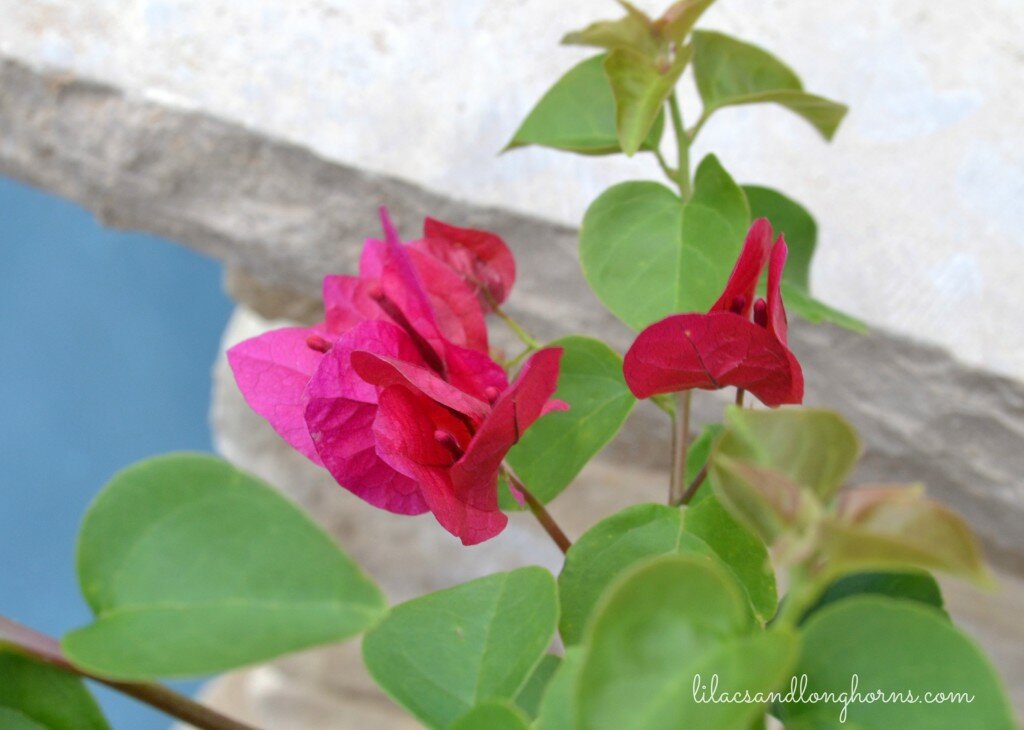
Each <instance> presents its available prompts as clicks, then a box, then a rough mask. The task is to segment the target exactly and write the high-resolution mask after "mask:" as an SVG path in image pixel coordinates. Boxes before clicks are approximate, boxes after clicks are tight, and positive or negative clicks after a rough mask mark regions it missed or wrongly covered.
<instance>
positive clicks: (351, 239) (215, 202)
mask: <svg viewBox="0 0 1024 730" xmlns="http://www.w3.org/2000/svg"><path fill="white" fill-rule="evenodd" d="M0 172H2V173H4V174H7V175H10V176H12V177H15V178H18V179H20V180H23V181H25V182H28V183H30V184H33V185H36V186H39V187H42V188H45V189H47V190H50V191H52V192H55V193H57V194H59V195H62V196H64V197H67V198H69V199H71V200H74V201H76V202H79V203H81V204H82V205H84V206H86V207H88V208H89V209H91V210H93V211H94V212H95V213H96V214H97V215H98V216H99V218H100V220H101V221H102V222H104V223H105V224H107V225H109V226H112V227H116V228H124V229H135V230H142V231H147V232H150V233H155V234H158V235H161V236H165V237H167V238H170V239H173V240H176V241H179V242H181V243H183V244H184V245H187V246H189V247H191V248H194V249H196V250H198V251H201V252H203V253H205V254H207V255H210V256H214V257H216V258H219V259H221V260H223V261H224V262H225V263H226V264H227V265H228V267H229V270H234V271H236V272H237V274H236V275H235V276H234V277H233V281H232V282H231V289H232V291H233V293H235V295H236V296H238V297H240V298H241V299H243V300H244V301H245V302H246V303H247V304H249V305H250V306H251V307H253V308H254V309H256V310H259V311H262V312H263V313H266V314H276V315H278V316H280V315H282V314H286V315H288V316H293V317H304V316H309V314H310V313H311V312H312V311H313V310H314V308H315V304H314V302H315V295H314V292H316V291H317V290H318V288H319V280H320V278H321V276H322V274H323V273H324V272H325V271H344V270H347V269H349V268H351V266H352V264H353V262H354V258H355V256H356V253H357V251H358V245H357V244H358V242H359V241H360V240H361V239H362V238H363V236H364V235H365V233H366V232H367V231H374V230H376V227H377V222H376V213H375V207H376V205H377V204H379V203H384V202H386V203H387V204H388V205H389V206H390V208H391V211H392V214H393V215H394V217H395V218H396V220H397V221H398V222H399V224H402V223H406V224H412V223H414V222H418V220H419V219H420V218H421V217H422V215H424V214H425V213H427V212H430V213H431V214H432V215H436V216H438V217H440V218H447V219H450V220H455V221H459V222H461V223H463V224H466V225H478V226H482V227H488V228H491V229H493V230H499V231H502V232H503V233H505V232H508V233H509V238H510V240H512V241H513V242H514V244H518V250H520V251H523V250H527V251H530V252H531V255H530V256H524V257H520V262H521V264H522V265H523V272H522V276H521V279H520V282H521V283H520V284H519V287H518V292H517V296H516V298H515V300H514V306H513V309H518V310H519V313H520V314H521V315H522V316H523V317H524V318H525V319H526V321H527V322H528V323H529V324H530V325H531V326H533V327H534V328H535V329H536V330H537V331H538V332H539V334H541V335H543V336H548V335H553V334H556V333H561V332H564V331H565V330H566V329H567V325H568V327H569V328H571V329H574V330H577V331H583V332H601V334H602V336H603V337H605V338H606V339H609V340H611V341H612V343H613V344H615V345H617V346H619V347H622V346H624V345H625V344H627V343H628V340H629V333H628V332H627V331H626V330H625V328H623V327H622V326H621V325H620V324H619V323H618V322H616V321H614V320H613V319H612V318H611V317H609V316H608V315H607V314H606V313H604V312H603V310H602V309H601V308H600V307H599V306H597V304H596V301H595V300H594V298H593V295H592V294H591V293H590V292H589V290H588V289H587V287H586V286H585V284H584V283H583V281H582V278H581V277H580V274H579V271H578V267H577V264H576V259H575V238H576V234H575V231H573V230H571V229H568V228H566V227H564V226H558V225H554V224H551V223H548V222H545V221H542V220H539V219H536V218H530V217H527V216H522V215H518V214H514V213H511V212H508V211H503V210H499V209H494V208H483V207H479V206H473V205H469V204H466V203H462V202H459V201H456V200H453V199H451V198H447V197H444V196H440V195H437V194H434V193H431V192H429V191H425V190H422V189H420V188H418V187H416V186H415V185H413V184H410V183H408V182H405V181H402V180H398V179H396V178H390V177H386V176H381V175H377V174H373V173H368V172H365V171H361V170H358V169H355V168H352V167H349V166H346V165H342V164H339V163H335V162H332V161H329V160H325V159H323V158H321V157H319V156H317V155H316V154H314V153H313V152H311V151H310V150H308V149H305V148H303V147H301V146H298V145H295V144H291V143H286V142H282V141H279V140H274V139H270V138H268V137H266V136H265V135H262V134H260V133H259V132H258V131H256V130H251V129H247V128H245V127H243V126H241V125H239V124H235V123H230V122H226V121H223V120H220V119H216V118H213V117H211V116H209V115H206V114H203V113H201V112H197V111H194V110H190V109H185V108H180V107H174V106H171V105H167V104H165V103H162V102H160V101H156V100H152V99H144V98H140V97H136V96H132V95H129V94H126V93H124V92H122V91H121V90H119V89H117V88H114V87H111V86H108V85H105V84H102V83H97V82H94V81H89V80H83V79H79V78H75V77H72V76H69V75H68V74H66V73H64V72H60V71H46V70H41V69H36V68H33V67H31V66H29V65H26V64H24V63H22V62H21V61H19V60H17V59H12V58H4V57H0ZM410 229H411V226H408V227H407V230H410ZM345 242H347V244H346V243H345ZM246 283H247V284H246ZM268 292H271V293H273V295H274V297H276V300H275V299H273V298H272V297H270V296H269V295H268ZM295 294H298V295H299V296H298V298H296V297H295V296H294V295H295ZM311 295H313V296H311ZM268 309H273V310H276V311H274V312H269V311H267V310H268ZM793 337H794V340H795V345H794V347H795V349H796V350H797V352H798V353H800V354H801V356H802V359H803V361H804V363H805V369H806V370H807V371H808V373H809V375H811V376H813V377H812V378H809V380H810V381H811V383H812V385H811V387H810V388H809V390H808V401H809V402H810V403H821V404H827V405H829V406H832V407H836V408H838V409H839V410H841V411H843V412H845V413H847V414H848V415H849V416H850V418H851V420H852V421H853V422H854V423H855V425H857V426H858V427H859V428H860V429H861V430H862V432H866V435H865V441H866V445H867V447H868V448H867V453H866V457H865V462H864V464H863V465H862V467H861V469H860V476H862V477H863V478H865V479H871V480H876V479H885V480H893V479H894V478H895V479H900V480H908V481H913V480H918V479H921V478H922V477H923V478H924V479H925V481H927V482H928V483H929V484H930V486H931V488H932V491H933V492H934V493H935V494H936V495H937V496H939V497H940V498H941V499H944V500H946V501H949V502H950V503H951V504H953V505H954V506H955V507H957V508H958V509H959V510H961V511H962V512H963V513H964V514H965V515H966V516H967V518H968V519H969V520H970V521H972V522H973V523H974V524H975V526H976V527H978V528H981V531H982V536H983V538H984V539H985V541H986V544H987V546H988V548H989V552H990V555H991V557H992V558H993V559H994V560H995V561H996V562H998V563H999V564H1001V565H1002V566H1003V567H1004V568H1010V569H1012V570H1014V571H1015V572H1018V573H1022V574H1024V534H1021V533H1022V531H1021V530H1020V529H1019V525H1020V524H1021V523H1022V518H1024V504H1022V502H1024V489H1022V487H1021V484H1020V481H1019V479H1020V477H1019V476H1018V475H1020V474H1024V449H1021V448H1020V444H1021V443H1024V386H1022V385H1021V384H1020V383H1017V382H1015V381H1012V380H1009V379H1007V378H1002V377H999V376H995V375H992V374H989V373H986V372H983V371H980V370H975V369H971V368H968V367H965V366H963V365H962V364H960V363H958V362H956V361H955V360H954V359H953V358H952V357H951V356H950V355H949V354H948V353H946V352H944V351H942V350H941V349H939V348H937V347H932V346H927V345H921V344H917V343H913V342H909V341H907V340H905V339H902V338H899V337H895V336H892V335H887V334H884V333H880V332H875V333H873V334H872V335H870V336H868V337H858V336H855V335H851V334H849V333H846V332H842V331H840V330H836V329H834V328H829V327H815V328H812V327H798V328H794V334H793ZM815 382H817V383H821V382H825V383H828V389H827V390H826V389H823V388H821V387H817V388H816V387H815V385H814V383H815ZM908 393H913V394H914V395H913V397H911V398H908V397H907V394H908ZM892 403H900V404H901V405H902V406H904V409H903V410H901V411H900V412H897V413H893V412H892V411H891V409H890V406H891V404H892ZM710 412H711V411H710V409H709V411H708V413H709V414H710ZM645 441H649V439H646V440H645V439H638V440H636V441H634V442H633V443H634V445H635V446H636V448H637V449H640V448H641V445H642V444H643V443H644V442H645ZM950 445H954V446H955V447H960V448H954V449H950ZM647 451H648V452H649V451H650V449H649V448H648V449H647ZM633 456H634V457H636V460H637V461H638V462H641V463H642V462H644V461H646V460H649V459H651V458H656V457H652V456H650V454H649V453H646V452H643V451H637V452H635V453H633Z"/></svg>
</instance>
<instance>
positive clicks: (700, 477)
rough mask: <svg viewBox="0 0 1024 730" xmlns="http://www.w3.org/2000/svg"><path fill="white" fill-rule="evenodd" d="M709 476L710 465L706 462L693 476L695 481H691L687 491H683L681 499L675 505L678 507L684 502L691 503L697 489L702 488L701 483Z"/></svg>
mask: <svg viewBox="0 0 1024 730" xmlns="http://www.w3.org/2000/svg"><path fill="white" fill-rule="evenodd" d="M707 476H708V465H707V464H704V466H702V467H701V468H700V471H699V472H697V475H696V476H695V477H694V478H693V481H692V482H690V486H688V487H687V488H686V491H685V492H683V495H682V496H681V497H680V498H679V501H677V502H676V503H675V506H676V507H678V506H680V505H683V504H689V503H690V502H691V500H693V495H695V494H696V493H697V490H698V489H700V485H701V484H703V483H704V480H705V479H706V478H707Z"/></svg>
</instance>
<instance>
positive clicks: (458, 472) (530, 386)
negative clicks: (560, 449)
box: [452, 347, 564, 496]
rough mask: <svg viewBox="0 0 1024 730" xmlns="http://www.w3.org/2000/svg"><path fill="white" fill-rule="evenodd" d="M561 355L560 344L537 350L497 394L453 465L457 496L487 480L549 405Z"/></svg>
mask: <svg viewBox="0 0 1024 730" xmlns="http://www.w3.org/2000/svg"><path fill="white" fill-rule="evenodd" d="M561 359H562V348H560V347H552V348H546V349H544V350H540V351H538V352H537V353H535V354H534V355H533V356H531V357H530V359H529V360H527V361H526V363H525V364H524V365H523V367H522V370H520V371H519V375H518V376H517V377H516V380H515V382H514V383H512V385H511V386H509V387H508V388H507V389H506V390H505V391H504V392H503V393H502V394H501V395H499V396H498V399H497V400H496V401H495V403H494V409H493V410H492V411H491V414H490V415H489V416H488V417H487V418H486V419H485V420H484V422H483V423H482V424H480V428H479V429H478V430H477V432H476V434H475V435H474V436H473V440H472V441H471V442H470V444H469V448H468V449H466V453H465V454H464V455H463V457H462V458H461V459H460V460H459V462H458V463H457V464H456V465H455V466H454V467H452V478H453V480H454V482H455V488H456V490H457V492H458V493H459V494H460V496H462V495H469V494H472V493H475V492H477V491H478V489H477V485H478V484H479V483H480V482H481V481H486V482H490V481H491V480H492V477H494V476H495V475H496V474H497V472H498V467H499V466H500V465H501V461H502V459H504V458H505V454H507V453H508V450H509V449H511V448H512V446H513V444H515V443H516V442H517V441H518V440H519V438H520V437H521V436H522V434H523V432H524V431H525V430H526V429H527V428H529V427H530V426H531V425H533V423H534V421H536V420H537V419H538V418H540V417H541V416H542V415H543V414H544V413H545V412H546V411H545V409H548V410H550V409H551V407H550V406H549V400H550V399H551V396H552V395H553V394H554V392H555V388H556V387H557V385H558V370H559V362H560V360H561ZM556 403H559V402H556ZM563 405H564V404H563ZM555 408H557V405H556V406H555Z"/></svg>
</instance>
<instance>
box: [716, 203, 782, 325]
mask: <svg viewBox="0 0 1024 730" xmlns="http://www.w3.org/2000/svg"><path fill="white" fill-rule="evenodd" d="M771 243H772V226H771V224H770V223H769V222H768V219H767V218H758V219H757V220H756V221H754V223H753V225H751V226H750V230H749V231H748V232H747V238H746V240H745V241H744V242H743V250H742V251H741V252H740V257H739V258H738V259H737V260H736V266H735V267H734V268H733V270H732V273H731V274H730V275H729V281H728V282H727V283H726V285H725V291H724V292H722V296H721V297H719V299H718V301H717V302H715V303H714V305H712V307H711V310H710V311H712V312H730V311H734V303H736V302H740V303H741V305H742V306H740V307H739V308H737V309H735V311H734V313H735V314H738V315H740V316H741V317H743V318H744V319H746V318H747V317H749V316H750V308H751V307H752V306H753V304H754V292H755V291H756V290H757V282H758V280H759V279H760V278H761V271H762V270H763V269H764V265H765V263H766V262H767V261H768V250H769V248H770V247H771Z"/></svg>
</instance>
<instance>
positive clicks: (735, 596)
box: [578, 555, 799, 730]
mask: <svg viewBox="0 0 1024 730" xmlns="http://www.w3.org/2000/svg"><path fill="white" fill-rule="evenodd" d="M751 621H752V620H751V615H750V612H749V608H748V605H747V601H746V598H745V596H743V595H742V593H741V592H740V591H739V589H738V587H737V585H736V583H735V581H733V580H732V578H731V577H730V576H729V575H728V574H727V573H726V572H725V570H724V569H723V568H721V567H718V566H717V565H716V564H715V563H714V562H711V561H707V560H702V559H699V558H698V557H696V556H690V555H687V556H668V557H663V558H658V559H656V560H654V561H651V562H648V563H646V564H644V565H641V566H639V567H638V568H636V569H635V570H633V571H632V572H630V573H629V574H627V575H626V576H624V577H623V578H622V580H620V581H619V582H618V583H617V584H616V586H615V587H614V588H613V589H612V590H611V591H610V593H609V595H608V596H607V597H606V598H605V599H604V600H603V601H602V604H601V607H600V608H599V610H598V613H597V614H596V615H595V618H594V621H593V623H592V625H591V629H590V631H589V636H588V642H587V644H588V651H587V654H586V656H585V658H584V662H583V668H582V670H581V672H580V677H579V689H578V692H579V694H578V700H579V718H578V719H579V725H580V727H584V728H587V730H604V729H605V728H607V729H608V730H633V729H635V730H676V729H677V728H682V727H693V728H718V727H722V728H725V727H729V728H733V727H736V728H739V727H746V726H749V724H750V723H752V722H753V720H754V719H755V718H756V717H758V716H759V715H761V714H762V713H763V712H764V709H765V707H764V705H759V704H756V703H749V704H743V703H737V704H716V703H700V702H698V701H697V700H696V699H695V697H694V692H693V685H694V684H695V676H696V675H700V678H701V681H703V682H707V681H710V678H711V676H712V675H714V674H717V675H718V677H719V684H720V687H721V688H723V689H724V688H735V689H739V690H741V691H742V690H749V691H751V692H768V691H772V690H774V689H776V687H777V686H778V685H780V684H781V683H782V682H783V681H784V680H785V679H786V678H788V676H789V670H790V667H791V666H792V664H793V663H794V661H795V659H796V656H797V651H798V646H799V642H798V640H797V637H796V635H795V634H793V633H792V632H790V631H788V630H786V631H775V630H772V631H768V632H761V631H756V632H755V633H750V632H751V629H752V623H751ZM697 683H698V684H700V682H697Z"/></svg>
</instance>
